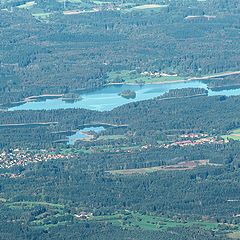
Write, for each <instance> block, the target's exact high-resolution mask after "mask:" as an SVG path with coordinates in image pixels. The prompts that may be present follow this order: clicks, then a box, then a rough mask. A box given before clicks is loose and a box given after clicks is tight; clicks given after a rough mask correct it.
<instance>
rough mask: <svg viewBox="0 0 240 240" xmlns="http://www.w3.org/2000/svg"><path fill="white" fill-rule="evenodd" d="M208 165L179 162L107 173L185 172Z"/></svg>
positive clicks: (197, 161)
mask: <svg viewBox="0 0 240 240" xmlns="http://www.w3.org/2000/svg"><path fill="white" fill-rule="evenodd" d="M207 164H209V160H196V161H188V162H180V163H178V164H174V165H166V166H158V167H149V168H134V169H124V170H112V171H108V172H109V173H111V174H123V175H130V174H143V173H151V172H156V171H187V170H193V169H194V168H196V167H198V166H206V165H207Z"/></svg>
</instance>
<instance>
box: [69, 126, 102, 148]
mask: <svg viewBox="0 0 240 240" xmlns="http://www.w3.org/2000/svg"><path fill="white" fill-rule="evenodd" d="M104 130H105V128H104V127H102V126H100V127H86V128H82V129H80V130H79V131H77V132H76V133H74V134H73V135H71V136H68V144H69V145H73V144H74V143H75V142H76V141H77V140H81V139H84V138H87V137H88V135H87V134H85V133H84V132H89V131H94V132H96V133H99V132H102V131H104Z"/></svg>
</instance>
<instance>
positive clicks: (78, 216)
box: [74, 212, 93, 220]
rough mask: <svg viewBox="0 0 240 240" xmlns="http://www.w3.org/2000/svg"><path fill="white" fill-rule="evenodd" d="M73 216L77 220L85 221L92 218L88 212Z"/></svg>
mask: <svg viewBox="0 0 240 240" xmlns="http://www.w3.org/2000/svg"><path fill="white" fill-rule="evenodd" d="M74 216H75V218H77V219H78V220H87V219H89V218H91V217H92V216H93V214H92V213H90V212H80V213H78V214H75V215H74Z"/></svg>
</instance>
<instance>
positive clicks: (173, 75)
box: [141, 71, 177, 77]
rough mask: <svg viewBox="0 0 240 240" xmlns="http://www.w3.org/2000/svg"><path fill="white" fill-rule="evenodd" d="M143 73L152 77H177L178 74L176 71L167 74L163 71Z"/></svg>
mask: <svg viewBox="0 0 240 240" xmlns="http://www.w3.org/2000/svg"><path fill="white" fill-rule="evenodd" d="M141 75H143V76H150V77H177V74H175V73H172V74H167V73H162V72H147V71H145V72H142V73H141Z"/></svg>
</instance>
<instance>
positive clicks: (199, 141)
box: [161, 137, 228, 148]
mask: <svg viewBox="0 0 240 240" xmlns="http://www.w3.org/2000/svg"><path fill="white" fill-rule="evenodd" d="M227 142H228V140H227V139H217V138H214V137H207V138H200V139H196V140H184V141H179V142H173V143H170V144H162V145H161V146H162V147H164V148H169V147H172V146H180V147H185V146H196V145H201V144H204V143H209V144H224V143H227Z"/></svg>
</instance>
